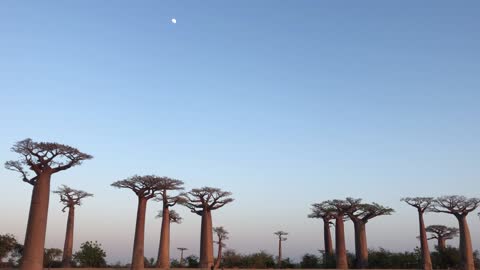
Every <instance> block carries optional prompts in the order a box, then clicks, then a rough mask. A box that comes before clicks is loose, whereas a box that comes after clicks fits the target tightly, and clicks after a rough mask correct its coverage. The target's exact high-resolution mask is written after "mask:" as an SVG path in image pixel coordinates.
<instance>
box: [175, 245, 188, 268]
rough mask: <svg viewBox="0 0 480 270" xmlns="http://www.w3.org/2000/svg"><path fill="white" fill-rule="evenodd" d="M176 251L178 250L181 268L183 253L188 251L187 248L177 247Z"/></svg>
mask: <svg viewBox="0 0 480 270" xmlns="http://www.w3.org/2000/svg"><path fill="white" fill-rule="evenodd" d="M177 249H178V250H180V265H181V266H183V252H184V251H185V250H188V248H184V247H179V248H177Z"/></svg>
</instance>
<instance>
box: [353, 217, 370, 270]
mask: <svg viewBox="0 0 480 270" xmlns="http://www.w3.org/2000/svg"><path fill="white" fill-rule="evenodd" d="M352 221H353V220H352ZM353 225H354V227H355V259H356V260H355V267H356V268H358V269H364V268H367V266H368V247H367V232H366V230H365V225H366V224H365V222H363V221H362V220H355V221H353Z"/></svg>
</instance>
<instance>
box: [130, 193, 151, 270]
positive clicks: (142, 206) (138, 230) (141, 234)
mask: <svg viewBox="0 0 480 270" xmlns="http://www.w3.org/2000/svg"><path fill="white" fill-rule="evenodd" d="M146 210H147V199H146V198H143V197H138V209H137V222H136V225H135V239H134V241H133V254H132V266H131V267H130V269H132V270H139V269H143V268H144V262H145V259H144V251H143V249H144V242H145V212H146Z"/></svg>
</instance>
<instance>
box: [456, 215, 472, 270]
mask: <svg viewBox="0 0 480 270" xmlns="http://www.w3.org/2000/svg"><path fill="white" fill-rule="evenodd" d="M457 219H458V227H459V229H460V258H461V268H462V269H463V270H475V264H474V262H473V248H472V238H471V236H470V229H469V228H468V223H467V217H466V216H457Z"/></svg>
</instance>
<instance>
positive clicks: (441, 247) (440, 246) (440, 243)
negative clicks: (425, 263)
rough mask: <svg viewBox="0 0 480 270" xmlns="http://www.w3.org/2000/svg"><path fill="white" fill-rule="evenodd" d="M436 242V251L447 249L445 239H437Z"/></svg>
mask: <svg viewBox="0 0 480 270" xmlns="http://www.w3.org/2000/svg"><path fill="white" fill-rule="evenodd" d="M437 240H438V244H437V245H438V250H439V251H445V249H446V248H447V245H446V243H445V242H446V240H445V238H443V237H438V239H437Z"/></svg>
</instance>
